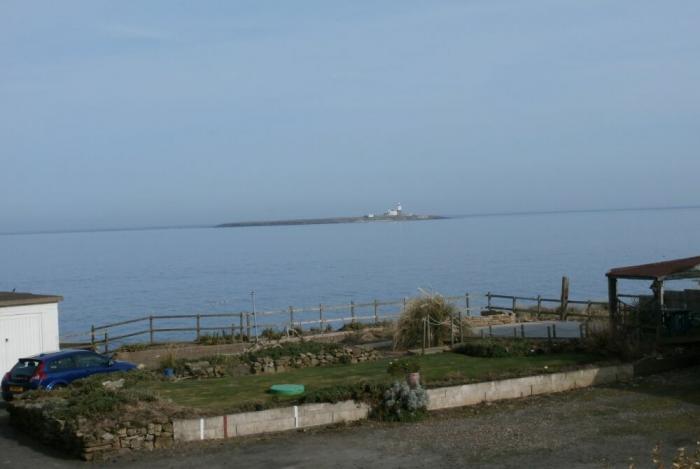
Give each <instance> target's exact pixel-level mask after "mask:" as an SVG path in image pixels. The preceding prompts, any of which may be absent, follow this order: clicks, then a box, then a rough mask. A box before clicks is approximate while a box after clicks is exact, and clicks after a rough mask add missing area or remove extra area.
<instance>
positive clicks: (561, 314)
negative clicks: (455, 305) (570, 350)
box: [485, 292, 608, 320]
mask: <svg viewBox="0 0 700 469" xmlns="http://www.w3.org/2000/svg"><path fill="white" fill-rule="evenodd" d="M493 300H508V301H509V303H510V304H508V305H503V304H494V301H493ZM486 301H487V303H486V308H485V309H486V310H487V311H510V312H512V313H514V314H519V313H528V314H535V315H536V317H537V318H540V317H542V316H557V317H558V318H559V319H561V320H565V319H567V318H569V317H574V318H576V317H578V318H587V319H592V318H594V317H607V313H605V314H596V313H594V309H593V308H594V307H598V308H602V309H605V310H606V311H607V308H608V302H607V301H593V300H570V299H568V298H563V297H562V298H546V297H543V296H541V295H537V296H535V297H533V296H514V295H500V294H495V293H491V292H488V293H487V294H486ZM518 302H520V305H519V304H518ZM522 302H528V303H530V304H529V305H523V304H522ZM545 303H549V304H552V303H553V304H554V305H555V308H554V309H550V308H547V307H546V306H545ZM569 305H581V306H585V309H584V310H583V311H581V312H579V311H577V310H575V309H570V308H569V307H568V306H569Z"/></svg>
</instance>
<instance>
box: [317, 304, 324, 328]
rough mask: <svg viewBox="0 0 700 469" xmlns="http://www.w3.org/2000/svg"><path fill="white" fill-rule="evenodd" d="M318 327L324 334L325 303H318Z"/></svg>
mask: <svg viewBox="0 0 700 469" xmlns="http://www.w3.org/2000/svg"><path fill="white" fill-rule="evenodd" d="M318 328H319V329H320V330H321V334H323V304H319V305H318Z"/></svg>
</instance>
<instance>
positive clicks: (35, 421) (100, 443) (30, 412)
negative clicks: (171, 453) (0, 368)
mask: <svg viewBox="0 0 700 469" xmlns="http://www.w3.org/2000/svg"><path fill="white" fill-rule="evenodd" d="M50 405H51V400H50V399H45V400H40V401H29V400H17V401H12V402H11V403H10V405H9V406H8V412H9V413H10V419H11V422H12V424H13V425H14V426H16V427H18V428H20V429H22V430H23V431H24V432H26V433H28V434H30V435H32V436H33V437H34V438H36V439H38V440H40V441H41V442H43V443H45V444H48V445H50V446H55V447H58V448H61V449H62V450H64V451H65V452H67V453H69V454H73V455H75V456H79V457H81V458H82V459H84V460H87V461H91V460H102V459H105V458H107V457H109V456H111V455H114V454H121V453H125V452H126V453H128V452H132V451H143V450H153V449H156V448H169V447H170V446H172V445H173V441H174V436H173V422H172V420H170V418H168V417H166V416H161V417H151V421H150V422H147V423H143V422H138V423H137V422H133V421H127V420H120V419H103V420H100V421H98V422H94V421H91V420H89V419H87V418H85V417H78V418H77V419H76V420H71V421H68V420H61V419H58V418H55V417H51V416H50V414H49V412H47V408H46V407H47V406H50Z"/></svg>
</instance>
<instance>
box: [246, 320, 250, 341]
mask: <svg viewBox="0 0 700 469" xmlns="http://www.w3.org/2000/svg"><path fill="white" fill-rule="evenodd" d="M245 338H246V341H247V342H250V313H245Z"/></svg>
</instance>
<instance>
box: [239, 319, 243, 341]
mask: <svg viewBox="0 0 700 469" xmlns="http://www.w3.org/2000/svg"><path fill="white" fill-rule="evenodd" d="M238 321H239V322H240V327H239V328H238V338H239V339H241V342H243V313H238Z"/></svg>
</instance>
